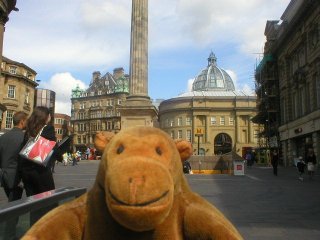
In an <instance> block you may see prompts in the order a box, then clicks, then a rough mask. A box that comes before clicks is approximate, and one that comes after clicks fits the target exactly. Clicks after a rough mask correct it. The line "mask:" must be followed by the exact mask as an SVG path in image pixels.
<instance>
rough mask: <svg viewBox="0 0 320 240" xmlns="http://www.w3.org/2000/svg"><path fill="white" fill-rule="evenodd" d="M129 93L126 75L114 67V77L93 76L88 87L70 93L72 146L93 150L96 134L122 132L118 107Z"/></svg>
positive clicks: (109, 74)
mask: <svg viewBox="0 0 320 240" xmlns="http://www.w3.org/2000/svg"><path fill="white" fill-rule="evenodd" d="M128 94H129V75H128V74H125V72H124V69H123V68H116V69H114V71H113V74H111V73H109V72H108V73H106V74H105V75H104V76H101V73H100V72H98V71H97V72H94V73H93V74H92V80H91V83H90V85H89V88H88V89H86V90H81V89H80V88H79V87H78V86H77V87H76V88H75V89H74V90H72V98H71V104H72V106H71V124H72V126H73V133H74V135H73V145H74V148H75V149H76V150H80V151H84V150H85V149H86V148H87V147H93V140H94V136H95V134H96V132H97V131H112V132H118V131H119V130H120V129H121V116H120V111H119V108H120V107H121V106H123V104H124V103H125V102H126V97H127V96H128Z"/></svg>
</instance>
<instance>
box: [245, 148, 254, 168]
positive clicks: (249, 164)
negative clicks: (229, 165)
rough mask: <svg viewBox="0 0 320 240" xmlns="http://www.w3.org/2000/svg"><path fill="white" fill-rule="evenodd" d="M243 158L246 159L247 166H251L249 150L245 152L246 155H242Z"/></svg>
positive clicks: (251, 160)
mask: <svg viewBox="0 0 320 240" xmlns="http://www.w3.org/2000/svg"><path fill="white" fill-rule="evenodd" d="M244 158H245V159H246V161H247V166H248V167H251V166H252V165H253V159H252V153H251V152H250V151H249V150H248V151H247V152H246V155H245V156H244Z"/></svg>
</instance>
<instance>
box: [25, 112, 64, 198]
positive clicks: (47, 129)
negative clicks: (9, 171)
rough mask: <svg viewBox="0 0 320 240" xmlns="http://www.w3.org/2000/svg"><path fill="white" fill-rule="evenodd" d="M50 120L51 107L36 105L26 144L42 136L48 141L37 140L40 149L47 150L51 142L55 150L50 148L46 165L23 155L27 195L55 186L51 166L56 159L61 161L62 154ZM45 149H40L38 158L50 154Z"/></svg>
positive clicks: (51, 188) (30, 121)
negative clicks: (59, 151) (58, 149)
mask: <svg viewBox="0 0 320 240" xmlns="http://www.w3.org/2000/svg"><path fill="white" fill-rule="evenodd" d="M50 121H51V115H50V111H49V109H48V108H46V107H36V108H35V109H34V111H33V112H32V114H31V116H30V117H29V119H28V122H27V127H26V133H25V144H27V143H28V142H30V139H38V138H39V137H41V138H42V139H43V141H46V140H47V142H46V143H45V144H44V145H41V143H38V142H37V143H36V144H38V145H40V149H42V150H43V151H46V150H47V148H49V146H48V145H49V144H51V147H50V148H51V150H53V151H51V150H50V149H49V151H50V152H49V153H50V156H49V159H48V161H47V163H46V164H45V165H42V164H39V163H37V162H36V161H31V160H30V159H28V158H27V157H22V160H21V173H22V181H23V184H24V187H25V190H26V194H27V196H32V195H35V194H38V193H42V192H46V191H49V190H53V189H54V188H55V185H54V181H53V176H52V172H51V167H52V164H54V162H55V161H56V160H60V161H61V160H62V156H61V155H60V154H59V153H58V151H57V150H56V146H55V145H56V144H55V142H56V136H55V131H54V127H53V126H52V125H51V124H50ZM52 143H53V144H52ZM52 145H53V147H52ZM33 150H34V149H33ZM43 151H40V152H41V154H39V156H38V158H46V156H47V155H48V154H47V153H43ZM20 153H21V152H20Z"/></svg>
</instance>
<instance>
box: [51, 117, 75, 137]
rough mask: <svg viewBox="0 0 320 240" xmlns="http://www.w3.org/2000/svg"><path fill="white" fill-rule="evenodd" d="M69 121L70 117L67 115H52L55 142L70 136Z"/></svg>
mask: <svg viewBox="0 0 320 240" xmlns="http://www.w3.org/2000/svg"><path fill="white" fill-rule="evenodd" d="M70 119H71V118H70V116H69V115H67V114H63V113H55V114H54V129H55V131H56V137H57V142H60V141H61V140H62V139H63V138H64V137H66V136H70V135H71V134H72V127H71V122H70Z"/></svg>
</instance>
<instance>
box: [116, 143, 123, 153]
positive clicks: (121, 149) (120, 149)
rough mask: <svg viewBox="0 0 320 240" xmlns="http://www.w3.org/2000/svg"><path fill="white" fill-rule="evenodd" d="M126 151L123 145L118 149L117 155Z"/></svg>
mask: <svg viewBox="0 0 320 240" xmlns="http://www.w3.org/2000/svg"><path fill="white" fill-rule="evenodd" d="M123 151H124V146H123V145H122V144H121V145H120V146H119V147H118V149H117V154H120V153H122V152H123Z"/></svg>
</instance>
